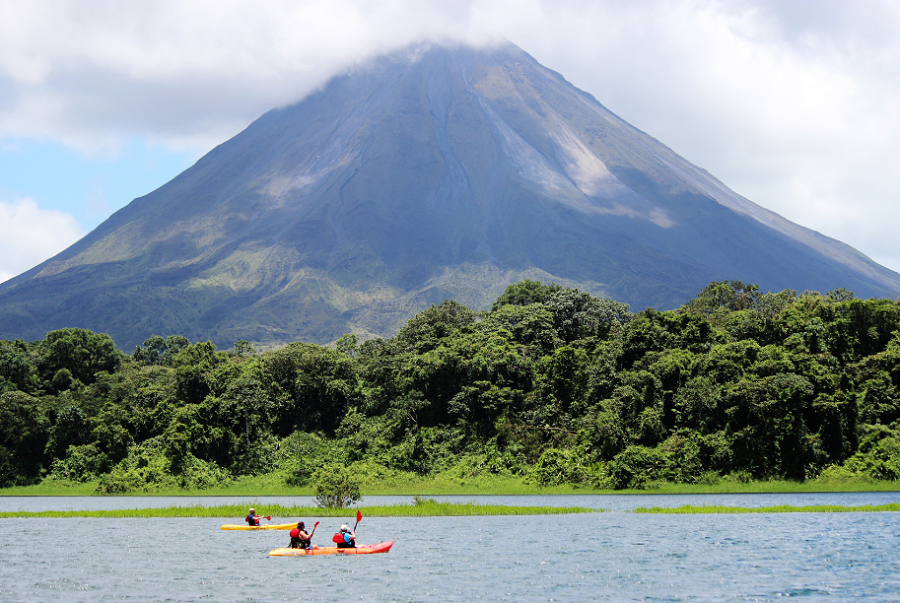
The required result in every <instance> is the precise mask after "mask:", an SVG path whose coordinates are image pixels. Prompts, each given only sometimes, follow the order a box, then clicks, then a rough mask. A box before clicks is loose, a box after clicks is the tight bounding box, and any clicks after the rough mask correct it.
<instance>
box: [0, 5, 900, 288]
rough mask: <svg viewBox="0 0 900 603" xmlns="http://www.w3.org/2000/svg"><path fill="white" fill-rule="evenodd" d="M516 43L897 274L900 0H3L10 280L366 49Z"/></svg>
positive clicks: (2, 160)
mask: <svg viewBox="0 0 900 603" xmlns="http://www.w3.org/2000/svg"><path fill="white" fill-rule="evenodd" d="M500 37H505V38H506V39H508V40H510V41H512V42H513V43H515V44H517V45H519V46H520V47H521V48H523V49H524V50H525V51H527V52H529V53H530V54H531V55H532V56H534V57H535V58H536V59H537V60H538V61H539V62H541V63H542V64H544V65H546V66H548V67H550V68H551V69H554V70H555V71H558V72H559V73H561V74H563V75H564V76H565V77H566V78H567V79H568V80H569V81H571V82H572V83H573V84H575V85H576V86H578V87H579V88H582V89H583V90H586V91H588V92H590V93H591V94H593V95H594V96H595V97H596V98H597V100H599V101H600V102H601V103H603V104H604V105H605V106H607V107H608V108H609V109H611V110H612V111H614V112H615V113H617V114H618V115H620V116H621V117H623V118H624V119H625V120H627V121H628V122H630V123H631V124H633V125H634V126H636V127H638V128H640V129H642V130H644V131H645V132H647V133H649V134H650V135H652V136H654V137H655V138H657V139H658V140H660V141H662V142H663V143H665V144H666V145H668V146H669V147H671V148H672V149H673V150H675V151H676V152H677V153H679V154H680V155H682V156H684V157H685V158H687V159H688V160H690V161H691V162H693V163H694V164H696V165H698V166H700V167H703V168H705V169H706V170H708V171H709V172H710V173H712V174H713V175H715V176H716V177H718V178H719V179H720V180H722V181H723V182H724V183H725V184H727V185H728V186H729V187H730V188H732V189H733V190H735V191H737V192H738V193H740V194H742V195H744V196H745V197H747V198H748V199H750V200H752V201H754V202H756V203H758V204H760V205H762V206H764V207H767V208H769V209H771V210H774V211H776V212H778V213H780V214H781V215H783V216H785V217H786V218H788V219H790V220H793V221H795V222H798V223H800V224H803V225H804V226H808V227H810V228H813V229H815V230H818V231H819V232H822V233H824V234H826V235H828V236H831V237H834V238H837V239H840V240H842V241H845V242H847V243H849V244H851V245H853V246H854V247H856V248H857V249H859V250H861V251H862V252H863V253H865V254H866V255H868V256H870V257H871V258H873V259H874V260H876V261H878V262H880V263H881V264H883V265H885V266H887V267H889V268H891V269H893V270H896V271H900V243H898V241H900V237H898V236H897V234H896V232H895V231H896V229H897V225H898V224H900V203H898V191H900V167H898V165H897V164H900V0H898V1H893V0H852V1H848V0H756V1H751V0H730V1H717V0H659V1H655V0H646V1H641V2H634V1H632V0H594V1H582V0H549V1H542V0H459V1H454V0H438V1H426V0H381V1H378V2H373V1H371V0H309V1H304V0H295V1H292V2H287V1H279V0H270V1H268V2H264V3H260V2H249V1H246V2H245V1H231V0H212V1H167V0H154V2H120V1H118V0H109V1H100V0H73V1H65V0H52V1H49V0H48V1H41V0H0V281H3V280H6V279H8V278H11V277H12V276H15V275H16V274H19V273H21V272H23V271H25V270H27V269H29V268H31V267H32V266H34V265H36V264H38V263H40V262H41V261H43V260H45V259H47V258H48V257H50V256H52V255H53V254H55V253H57V252H58V251H60V250H62V249H64V248H65V247H67V246H68V245H70V244H71V243H73V242H74V241H76V240H77V239H78V238H79V237H81V236H83V235H84V234H86V233H87V232H88V231H90V230H91V229H93V228H94V227H96V226H97V225H98V224H99V223H100V222H102V221H103V220H104V219H106V218H107V217H108V216H109V215H110V214H111V213H112V212H114V211H115V210H117V209H119V208H120V207H123V206H124V205H126V204H127V203H128V202H129V201H131V200H132V199H133V198H135V197H138V196H141V195H143V194H146V193H148V192H150V191H151V190H153V189H155V188H156V187H158V186H160V185H161V184H163V183H164V182H166V181H168V180H169V179H171V178H172V177H174V176H175V175H176V174H178V173H179V172H180V171H182V170H183V169H185V168H186V167H188V166H190V165H191V164H192V163H193V162H194V161H196V160H197V159H198V158H199V157H200V156H202V155H203V154H204V153H206V152H207V151H208V150H209V149H211V148H212V147H213V146H215V145H216V144H219V143H220V142H222V141H224V140H227V139H228V138H230V137H232V136H234V135H235V134H236V133H238V132H239V131H240V130H242V129H243V128H244V127H245V126H246V125H247V124H248V123H250V122H251V121H252V120H253V119H255V118H256V117H258V116H259V115H261V114H262V113H264V112H265V111H267V110H268V109H271V108H273V107H276V106H280V105H284V104H287V103H290V102H293V101H296V100H299V99H301V98H302V97H303V96H304V95H305V94H307V93H309V92H310V91H311V90H314V89H315V88H316V87H318V86H320V85H321V84H322V83H323V82H324V81H326V80H327V79H328V77H330V76H331V75H334V74H335V73H339V72H341V71H342V70H344V69H346V68H348V67H350V66H352V65H353V64H354V63H356V62H359V61H362V60H365V59H366V58H367V57H369V56H372V55H373V54H377V53H382V52H386V51H389V50H392V49H395V48H397V47H400V46H404V45H407V44H409V43H412V42H416V41H421V40H423V39H433V40H445V39H452V40H464V41H469V42H472V43H484V42H485V41H490V40H493V39H497V38H500ZM736 278H739V276H736Z"/></svg>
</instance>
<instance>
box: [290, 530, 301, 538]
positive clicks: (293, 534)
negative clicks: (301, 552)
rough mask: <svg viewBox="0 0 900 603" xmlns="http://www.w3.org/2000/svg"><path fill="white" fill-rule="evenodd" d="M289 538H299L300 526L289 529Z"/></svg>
mask: <svg viewBox="0 0 900 603" xmlns="http://www.w3.org/2000/svg"><path fill="white" fill-rule="evenodd" d="M291 538H300V528H294V529H293V530H291Z"/></svg>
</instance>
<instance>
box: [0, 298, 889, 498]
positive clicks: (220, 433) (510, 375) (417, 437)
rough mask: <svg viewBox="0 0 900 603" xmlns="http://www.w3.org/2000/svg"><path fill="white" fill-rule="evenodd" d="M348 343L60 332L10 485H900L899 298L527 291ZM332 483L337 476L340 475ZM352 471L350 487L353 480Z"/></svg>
mask: <svg viewBox="0 0 900 603" xmlns="http://www.w3.org/2000/svg"><path fill="white" fill-rule="evenodd" d="M360 339H361V338H359V337H358V336H357V335H353V334H347V335H346V336H344V337H342V338H341V339H340V340H338V342H336V345H335V346H334V347H329V346H319V345H313V344H308V343H293V344H291V345H288V346H286V347H284V348H281V349H278V350H274V351H266V352H262V353H260V352H257V351H256V350H254V348H253V346H252V345H251V343H250V342H248V341H238V342H236V343H235V345H234V348H233V349H230V350H227V351H222V350H218V349H216V346H214V345H213V344H212V343H210V342H195V343H191V342H189V341H188V340H187V339H185V338H184V337H181V336H179V335H169V336H167V337H163V336H159V335H154V336H152V337H150V338H148V339H147V340H146V341H145V342H144V345H143V346H139V347H138V348H137V349H135V351H134V353H133V354H132V355H131V356H126V355H123V354H122V353H120V352H119V351H118V350H117V349H116V347H115V345H114V342H113V341H112V340H111V339H110V338H109V337H108V336H106V335H103V334H98V333H93V332H91V331H87V330H84V329H60V330H57V331H52V332H50V333H48V334H47V337H46V338H45V339H44V340H41V341H34V342H23V341H0V484H3V485H13V484H26V483H33V482H36V481H39V480H41V479H66V480H72V481H90V482H95V483H97V488H98V491H101V492H125V491H130V490H135V489H138V490H140V489H152V488H154V487H179V486H180V487H186V488H188V487H189V488H202V487H208V486H210V485H214V484H217V483H223V482H227V481H228V480H230V479H234V478H236V477H239V476H241V475H249V474H260V473H272V474H274V475H278V476H281V478H282V479H283V480H284V481H285V483H288V484H302V483H307V482H309V481H310V480H314V479H315V477H314V476H316V475H319V476H320V477H321V476H324V475H326V474H328V475H332V474H334V475H338V474H339V473H340V471H339V468H340V467H346V466H347V465H348V464H350V463H353V464H354V467H357V468H358V469H359V470H360V471H365V472H368V474H370V475H373V476H379V475H386V474H388V473H390V472H411V473H417V474H420V475H428V474H433V473H435V472H443V471H453V472H456V474H459V475H474V474H478V473H484V472H488V473H508V474H510V475H519V476H523V477H525V478H526V479H528V480H530V481H532V482H533V483H535V484H539V485H555V484H560V483H575V484H580V485H584V486H586V487H606V488H644V487H649V486H650V485H652V484H653V483H656V482H661V481H671V482H687V483H697V482H704V483H708V482H711V481H715V480H717V479H724V478H729V479H739V480H746V479H769V478H782V479H784V478H787V479H795V480H804V479H810V478H812V477H815V476H819V475H825V476H828V475H833V476H843V477H847V476H851V477H854V476H855V477H858V478H860V479H900V304H898V303H897V302H896V301H891V300H885V299H867V300H863V299H857V298H855V297H854V296H853V295H852V293H850V292H849V291H845V290H836V291H832V292H829V293H826V294H824V295H822V294H819V293H816V292H804V293H802V294H797V293H796V292H795V291H782V292H777V293H762V292H760V290H759V288H758V287H757V286H755V285H750V284H744V283H742V282H740V281H724V282H718V283H711V284H710V285H709V286H708V287H706V288H705V289H704V290H703V291H701V292H700V293H699V294H698V295H697V296H696V298H695V299H693V300H690V301H689V302H688V303H686V304H685V305H684V306H683V307H682V308H680V309H679V310H676V311H667V312H658V311H655V310H652V309H647V310H644V311H642V312H640V313H638V314H633V313H631V312H630V311H629V308H628V306H627V305H625V304H622V303H619V302H616V301H613V300H606V299H600V298H597V297H595V296H592V295H590V294H588V293H585V292H581V291H578V290H575V289H567V288H564V287H561V286H558V285H544V284H541V283H537V282H533V281H524V282H522V283H515V284H513V285H510V287H509V288H508V289H507V291H506V292H504V294H503V295H502V296H501V297H500V298H498V300H497V302H496V303H495V304H494V306H493V307H492V309H491V310H490V311H488V312H476V311H474V310H472V309H470V308H466V307H465V306H463V305H461V304H459V303H456V302H454V301H445V302H443V303H441V304H439V305H435V306H432V307H430V308H428V309H427V310H425V311H423V312H421V313H420V314H418V315H417V316H415V317H413V318H412V319H410V321H409V322H408V323H407V325H406V326H405V327H403V328H402V329H401V330H400V332H399V333H398V334H397V335H396V336H395V337H393V338H390V339H374V340H372V339H370V340H365V341H361V340H360ZM323 479H324V478H323ZM338 481H341V480H338Z"/></svg>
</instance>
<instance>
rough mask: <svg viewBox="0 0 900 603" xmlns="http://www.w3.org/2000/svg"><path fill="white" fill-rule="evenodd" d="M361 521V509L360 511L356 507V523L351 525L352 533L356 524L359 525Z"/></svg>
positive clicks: (354, 531)
mask: <svg viewBox="0 0 900 603" xmlns="http://www.w3.org/2000/svg"><path fill="white" fill-rule="evenodd" d="M361 521H362V511H360V510H359V509H357V510H356V525H355V526H353V533H354V534H355V533H356V526H358V525H359V522H361Z"/></svg>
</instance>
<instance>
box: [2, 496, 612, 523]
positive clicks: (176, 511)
mask: <svg viewBox="0 0 900 603" xmlns="http://www.w3.org/2000/svg"><path fill="white" fill-rule="evenodd" d="M256 510H257V511H258V512H259V513H262V514H264V515H267V516H271V517H272V520H271V523H285V522H286V521H290V520H291V519H292V518H296V517H351V516H353V515H354V514H355V511H356V509H322V508H319V507H309V506H299V505H296V506H294V505H279V504H270V505H257V506H256ZM359 510H360V511H361V512H362V514H363V516H365V517H455V516H475V515H568V514H573V513H599V512H600V511H598V510H596V509H587V508H585V507H535V506H506V505H477V504H475V503H471V502H470V503H462V504H460V503H442V502H437V501H434V500H417V501H415V502H413V503H411V504H400V505H374V506H368V507H367V506H360V507H359ZM246 513H247V505H245V504H241V505H217V506H209V507H208V506H205V505H191V506H184V507H179V506H174V507H160V508H150V509H113V510H110V509H105V510H94V511H12V512H0V519H9V518H32V517H118V518H131V517H222V518H230V519H234V520H235V521H236V522H238V523H240V521H241V520H240V519H236V518H242V517H243V516H244V515H245V514H246ZM294 521H296V519H294Z"/></svg>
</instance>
